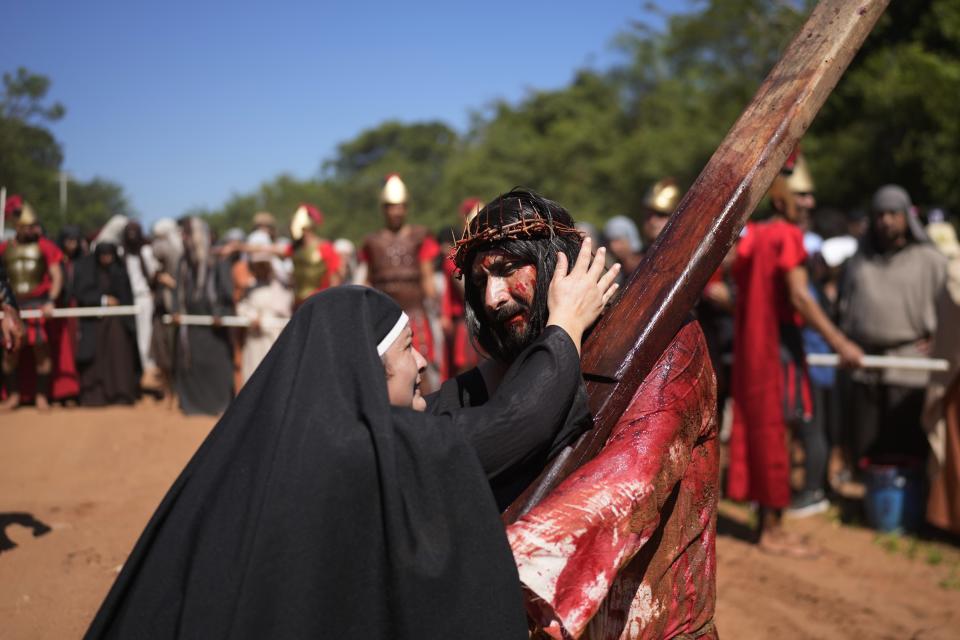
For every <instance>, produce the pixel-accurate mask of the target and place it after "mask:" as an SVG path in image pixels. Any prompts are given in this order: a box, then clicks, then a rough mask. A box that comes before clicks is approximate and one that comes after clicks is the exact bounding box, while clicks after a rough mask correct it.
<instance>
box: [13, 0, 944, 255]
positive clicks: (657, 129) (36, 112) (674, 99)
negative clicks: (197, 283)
mask: <svg viewBox="0 0 960 640" xmlns="http://www.w3.org/2000/svg"><path fill="white" fill-rule="evenodd" d="M813 4H814V3H813V0H776V1H774V2H771V1H770V0H691V2H690V5H689V7H690V9H689V10H688V11H685V12H682V13H676V14H665V13H662V12H661V13H662V15H663V17H664V20H663V21H662V27H660V28H654V27H653V26H651V25H648V24H641V23H638V24H633V25H630V26H629V27H628V28H627V29H626V30H625V31H624V32H623V33H620V34H619V35H617V37H616V39H615V44H616V46H617V47H618V49H619V51H620V62H619V63H618V64H616V65H613V66H612V67H610V68H607V69H602V70H580V71H577V72H576V73H574V75H573V77H572V79H571V81H570V83H569V84H568V85H567V86H565V87H563V88H561V89H557V90H551V91H531V92H530V93H529V94H527V95H526V96H525V97H524V98H523V99H521V100H519V101H516V102H507V101H503V100H501V101H496V102H494V103H492V104H489V105H485V106H478V107H477V108H476V110H475V111H474V112H472V113H471V118H470V125H469V126H468V127H467V129H466V130H465V131H462V132H458V131H456V130H454V129H453V128H451V127H450V126H448V125H447V124H445V123H442V122H436V121H429V122H414V123H403V122H398V121H393V120H391V121H387V122H384V123H382V124H380V125H377V126H375V127H372V128H370V129H368V130H365V131H362V132H360V133H359V134H358V135H356V136H355V137H353V138H350V139H348V140H346V141H344V142H343V143H342V144H340V145H339V146H338V147H337V149H336V151H335V152H334V154H333V155H332V157H330V158H327V159H324V160H322V161H318V170H317V173H316V175H314V176H313V177H310V178H308V179H299V178H296V177H294V176H291V175H286V174H282V175H279V176H277V177H274V178H271V179H267V180H266V181H265V182H263V183H262V184H261V185H260V186H259V187H258V188H257V189H255V190H253V191H252V192H249V193H240V194H236V195H234V196H233V197H232V198H230V199H229V200H228V201H227V202H226V203H224V205H223V206H222V207H219V208H217V209H215V210H201V211H193V212H190V213H200V214H203V215H206V216H208V217H209V218H210V220H211V222H212V224H213V226H214V227H215V228H217V229H219V230H220V231H223V230H225V229H226V228H228V227H232V226H237V227H242V228H249V224H250V219H251V217H252V216H253V214H254V213H255V212H257V211H260V210H268V211H271V212H272V213H274V214H275V215H276V216H277V218H278V219H279V221H280V222H281V224H283V225H285V224H286V223H287V222H288V221H289V219H290V216H291V215H292V213H293V211H294V210H295V209H296V207H297V205H298V204H299V203H301V202H311V203H314V204H316V205H318V206H319V207H320V208H321V209H323V211H324V212H325V214H326V219H327V224H326V227H325V229H324V232H325V233H326V234H327V235H329V236H345V237H349V238H353V239H359V238H360V237H361V236H362V235H363V234H365V233H367V232H369V231H372V230H374V229H376V228H378V227H379V226H380V225H381V217H380V213H379V207H378V204H377V198H378V194H379V190H380V186H381V184H382V181H383V178H384V176H385V175H386V174H388V173H392V172H397V173H400V174H401V175H402V176H403V179H404V181H405V182H406V183H407V186H408V188H409V190H410V194H411V202H410V205H411V206H410V217H411V220H412V221H414V222H418V223H422V224H427V225H429V226H432V227H434V228H438V227H440V226H444V225H449V224H455V223H456V222H458V220H459V218H458V216H457V214H456V207H457V204H458V203H459V202H460V201H461V200H462V199H463V198H465V197H468V196H478V197H481V198H484V199H490V198H493V197H494V196H496V195H497V194H498V193H501V192H503V191H506V190H508V189H510V188H511V187H513V186H517V185H523V186H528V187H531V188H534V189H537V190H538V191H540V192H542V193H544V194H545V195H547V196H548V197H552V198H554V199H556V200H558V201H559V202H561V203H563V204H564V205H565V206H567V207H568V208H569V209H570V210H571V211H572V213H573V214H574V216H575V217H576V218H578V219H585V220H591V221H594V222H600V221H602V220H604V219H606V218H608V217H610V216H612V215H615V214H622V213H626V214H630V213H634V212H636V211H637V210H638V209H639V206H640V203H641V202H642V199H643V197H644V194H645V192H646V191H647V189H648V188H649V186H650V185H651V184H652V183H653V182H655V181H656V180H658V179H660V178H663V177H665V176H673V177H675V178H676V179H677V180H678V181H679V183H680V184H681V186H683V185H689V184H691V183H692V181H693V180H694V179H695V177H696V176H697V175H698V174H699V172H700V170H701V169H702V168H703V166H704V165H705V164H706V162H707V160H708V159H709V157H710V155H711V154H712V153H713V151H714V149H716V147H717V145H718V144H719V142H720V141H721V140H722V138H723V136H724V135H725V134H726V132H727V131H728V130H729V128H730V126H731V125H732V124H733V122H734V121H735V119H736V118H737V117H738V116H739V114H740V113H741V111H742V110H743V108H744V107H745V106H746V104H747V102H748V101H749V100H750V98H751V97H752V96H753V94H754V92H755V91H756V89H757V87H758V85H759V84H760V82H761V81H762V80H763V78H764V77H765V76H766V74H767V73H768V72H769V70H770V68H771V67H772V66H773V65H774V64H775V62H776V61H777V59H778V58H779V57H780V55H781V54H782V51H783V49H784V48H785V47H786V45H787V44H788V43H789V41H790V38H791V37H792V36H793V34H794V33H795V32H796V31H797V29H798V28H799V26H800V25H801V24H802V22H803V21H804V19H805V17H806V15H807V13H808V12H809V10H810V9H811V8H812V6H813ZM4 87H5V94H4V97H3V100H2V102H0V145H2V146H0V178H2V179H3V180H4V181H6V182H7V184H8V185H9V184H10V183H11V182H17V183H19V184H25V185H29V189H32V190H33V191H34V192H36V194H38V195H36V196H33V195H31V194H29V193H28V194H27V196H28V198H33V199H36V200H38V201H39V200H42V199H43V198H46V197H48V196H47V195H46V194H51V195H50V196H49V197H50V200H49V202H51V203H54V198H55V194H56V189H55V184H54V183H53V182H52V181H51V180H50V179H49V176H50V174H51V172H55V171H56V170H57V169H58V168H59V166H60V163H61V161H62V154H61V151H60V147H59V145H58V144H57V143H56V140H55V139H54V138H53V137H52V136H51V135H50V134H49V132H48V131H46V129H44V128H43V127H42V126H41V124H38V123H37V121H49V120H50V119H51V118H55V117H59V116H60V115H62V108H60V107H58V105H52V106H45V105H44V103H43V100H44V98H45V96H46V93H47V90H48V88H49V83H48V82H47V81H46V79H43V78H40V79H38V77H36V76H33V75H32V74H29V73H28V72H26V71H24V70H19V71H18V72H17V74H15V75H11V74H7V75H5V76H4ZM957 96H960V3H958V2H957V1H956V0H900V1H899V2H895V3H891V5H890V7H889V8H888V10H887V14H886V15H885V16H884V17H883V18H882V19H881V22H880V23H879V25H878V26H877V28H876V29H875V31H874V33H873V34H871V35H870V37H869V38H868V39H867V41H866V43H865V45H864V47H863V48H862V50H861V52H860V53H859V54H858V56H857V57H856V58H855V60H854V61H853V63H852V65H851V67H850V69H849V70H848V71H847V73H846V75H845V76H844V77H843V78H842V79H841V81H840V83H839V85H838V86H837V88H836V90H835V91H834V93H833V94H832V95H831V97H830V98H829V99H828V101H827V103H826V105H825V106H824V109H823V111H822V112H821V114H820V116H819V117H818V118H817V119H816V120H815V121H814V123H813V125H812V127H811V129H810V132H809V133H808V135H807V136H806V138H805V139H804V141H803V148H804V151H805V153H806V155H807V158H808V161H809V165H810V169H811V172H812V173H813V177H814V180H815V182H816V184H817V196H818V200H819V201H820V202H821V203H822V204H823V205H829V206H835V207H842V208H854V207H857V206H861V205H862V204H863V203H864V202H866V201H867V200H868V199H869V197H870V194H871V193H872V192H873V191H874V190H875V189H876V188H877V187H878V186H880V185H882V184H884V183H886V182H897V183H900V184H902V185H904V186H905V187H906V188H907V189H908V190H909V191H910V193H911V194H912V195H913V197H914V200H915V201H916V202H918V203H920V204H924V205H934V204H937V205H940V206H946V207H947V208H949V209H952V210H954V211H957V210H960V182H958V181H957V180H956V179H955V177H956V176H957V175H958V173H960V118H957V117H956V107H955V106H954V104H953V102H954V101H955V100H956V97H957ZM8 149H9V150H12V151H13V152H14V153H13V154H12V156H15V157H16V162H17V163H20V164H18V165H17V167H16V171H20V173H17V174H15V175H17V176H18V180H16V181H12V180H10V179H9V178H8V176H10V175H14V169H13V168H11V167H10V161H9V160H8V158H10V157H12V156H11V154H10V153H8V152H7V150H8ZM27 189H28V188H27V187H24V190H27ZM94 193H98V194H99V195H98V196H97V197H98V198H100V200H98V202H99V203H100V204H98V205H97V206H93V205H91V206H90V209H89V210H90V211H91V213H90V214H89V215H91V216H93V215H104V214H105V213H106V212H107V211H108V210H115V209H124V208H127V205H126V203H125V199H124V198H123V197H122V191H119V190H115V191H114V192H112V194H111V193H109V190H107V191H103V190H101V191H96V190H94ZM78 202H79V201H78ZM54 204H55V203H54ZM79 206H80V205H79V204H78V207H79ZM85 206H86V205H85ZM84 210H86V209H84ZM94 211H96V212H97V213H96V214H94V213H92V212H94ZM71 215H72V214H71ZM83 215H87V214H83Z"/></svg>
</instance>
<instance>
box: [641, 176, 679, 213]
mask: <svg viewBox="0 0 960 640" xmlns="http://www.w3.org/2000/svg"><path fill="white" fill-rule="evenodd" d="M679 202H680V188H679V187H677V182H676V181H675V180H674V179H673V178H664V179H663V180H660V181H658V182H657V183H656V184H654V185H653V186H652V187H650V190H649V191H647V195H646V196H645V197H644V199H643V204H644V206H646V207H647V208H648V209H652V210H653V211H656V212H657V213H660V214H663V215H667V216H669V215H670V214H672V213H673V211H674V209H676V208H677V204H678V203H679Z"/></svg>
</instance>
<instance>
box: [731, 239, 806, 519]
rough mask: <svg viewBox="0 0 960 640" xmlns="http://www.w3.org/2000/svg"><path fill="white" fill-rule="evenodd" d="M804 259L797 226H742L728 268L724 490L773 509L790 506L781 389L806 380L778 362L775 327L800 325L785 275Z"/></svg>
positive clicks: (778, 339) (802, 372)
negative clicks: (730, 339)
mask: <svg viewBox="0 0 960 640" xmlns="http://www.w3.org/2000/svg"><path fill="white" fill-rule="evenodd" d="M806 258H807V252H806V250H805V249H804V248H803V234H802V232H801V231H800V229H799V228H798V227H796V226H795V225H792V224H790V223H789V222H785V221H783V220H775V221H772V222H765V223H759V224H748V225H747V228H746V232H745V234H744V236H743V237H742V238H741V239H740V242H739V244H738V245H737V258H736V261H735V262H734V265H733V276H734V279H735V281H736V284H737V309H736V314H735V318H734V321H735V325H734V366H733V382H732V395H733V403H734V404H733V410H734V413H733V430H732V432H731V434H730V469H729V473H728V486H727V493H728V495H729V496H730V497H731V498H733V499H735V500H754V501H756V502H758V503H760V505H761V506H765V507H770V508H775V509H779V508H784V507H787V506H788V505H789V504H790V477H789V476H790V461H789V456H788V451H787V446H786V428H787V426H786V419H785V416H784V400H785V398H784V390H785V389H786V388H793V386H794V385H793V384H790V385H786V384H785V382H788V381H787V380H785V377H793V376H800V377H801V380H805V370H804V369H803V368H801V369H797V368H795V367H785V366H784V364H783V363H782V361H781V348H780V345H781V334H780V328H781V326H782V325H785V326H791V325H792V326H794V327H798V326H799V325H800V317H799V316H798V315H797V313H796V311H794V309H793V306H792V305H791V304H790V301H789V298H788V295H787V285H786V274H787V272H788V271H790V270H791V269H793V268H795V267H797V266H800V265H802V264H803V263H804V261H805V260H806ZM791 382H792V381H791ZM807 393H808V392H807ZM806 400H807V401H809V397H807V398H806ZM805 404H808V402H807V403H805Z"/></svg>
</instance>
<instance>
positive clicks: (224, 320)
mask: <svg viewBox="0 0 960 640" xmlns="http://www.w3.org/2000/svg"><path fill="white" fill-rule="evenodd" d="M217 319H219V321H220V322H219V324H220V326H221V327H241V328H242V327H249V326H250V325H251V324H252V321H251V320H250V318H245V317H243V316H201V315H191V314H180V316H179V323H174V321H173V316H172V315H171V314H169V313H167V314H164V315H163V316H162V317H161V320H162V321H163V324H182V325H192V326H196V327H212V326H213V325H214V322H215V320H217ZM287 322H289V320H288V319H287V318H264V319H263V320H261V321H260V326H262V327H269V328H274V327H275V328H278V329H280V328H283V327H285V326H287Z"/></svg>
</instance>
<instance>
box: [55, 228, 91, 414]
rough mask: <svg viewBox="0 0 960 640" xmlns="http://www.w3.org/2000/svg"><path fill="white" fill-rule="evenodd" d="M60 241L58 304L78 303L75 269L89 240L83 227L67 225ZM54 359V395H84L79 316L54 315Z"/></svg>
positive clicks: (70, 398) (63, 398)
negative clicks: (79, 358)
mask: <svg viewBox="0 0 960 640" xmlns="http://www.w3.org/2000/svg"><path fill="white" fill-rule="evenodd" d="M57 244H58V245H59V246H60V250H61V251H63V261H62V262H61V263H60V266H61V269H62V270H63V287H62V288H61V289H60V297H59V298H57V307H59V308H62V309H65V308H70V307H75V306H77V301H76V298H75V295H76V286H75V284H74V272H75V270H76V266H77V262H78V261H79V260H80V259H81V258H82V257H83V256H84V255H86V253H87V252H86V243H85V241H84V238H83V234H82V233H81V232H80V228H79V227H77V226H74V225H66V226H65V227H63V228H62V229H61V230H60V235H59V236H58V237H57ZM48 327H49V330H48V332H47V333H48V335H49V337H50V359H51V362H52V365H53V371H52V375H51V379H50V397H51V398H53V399H54V400H58V401H62V402H67V401H73V400H75V399H76V398H77V396H79V395H80V377H79V375H78V374H77V361H76V355H77V336H78V332H79V323H78V321H77V318H50V320H49V321H48Z"/></svg>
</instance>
